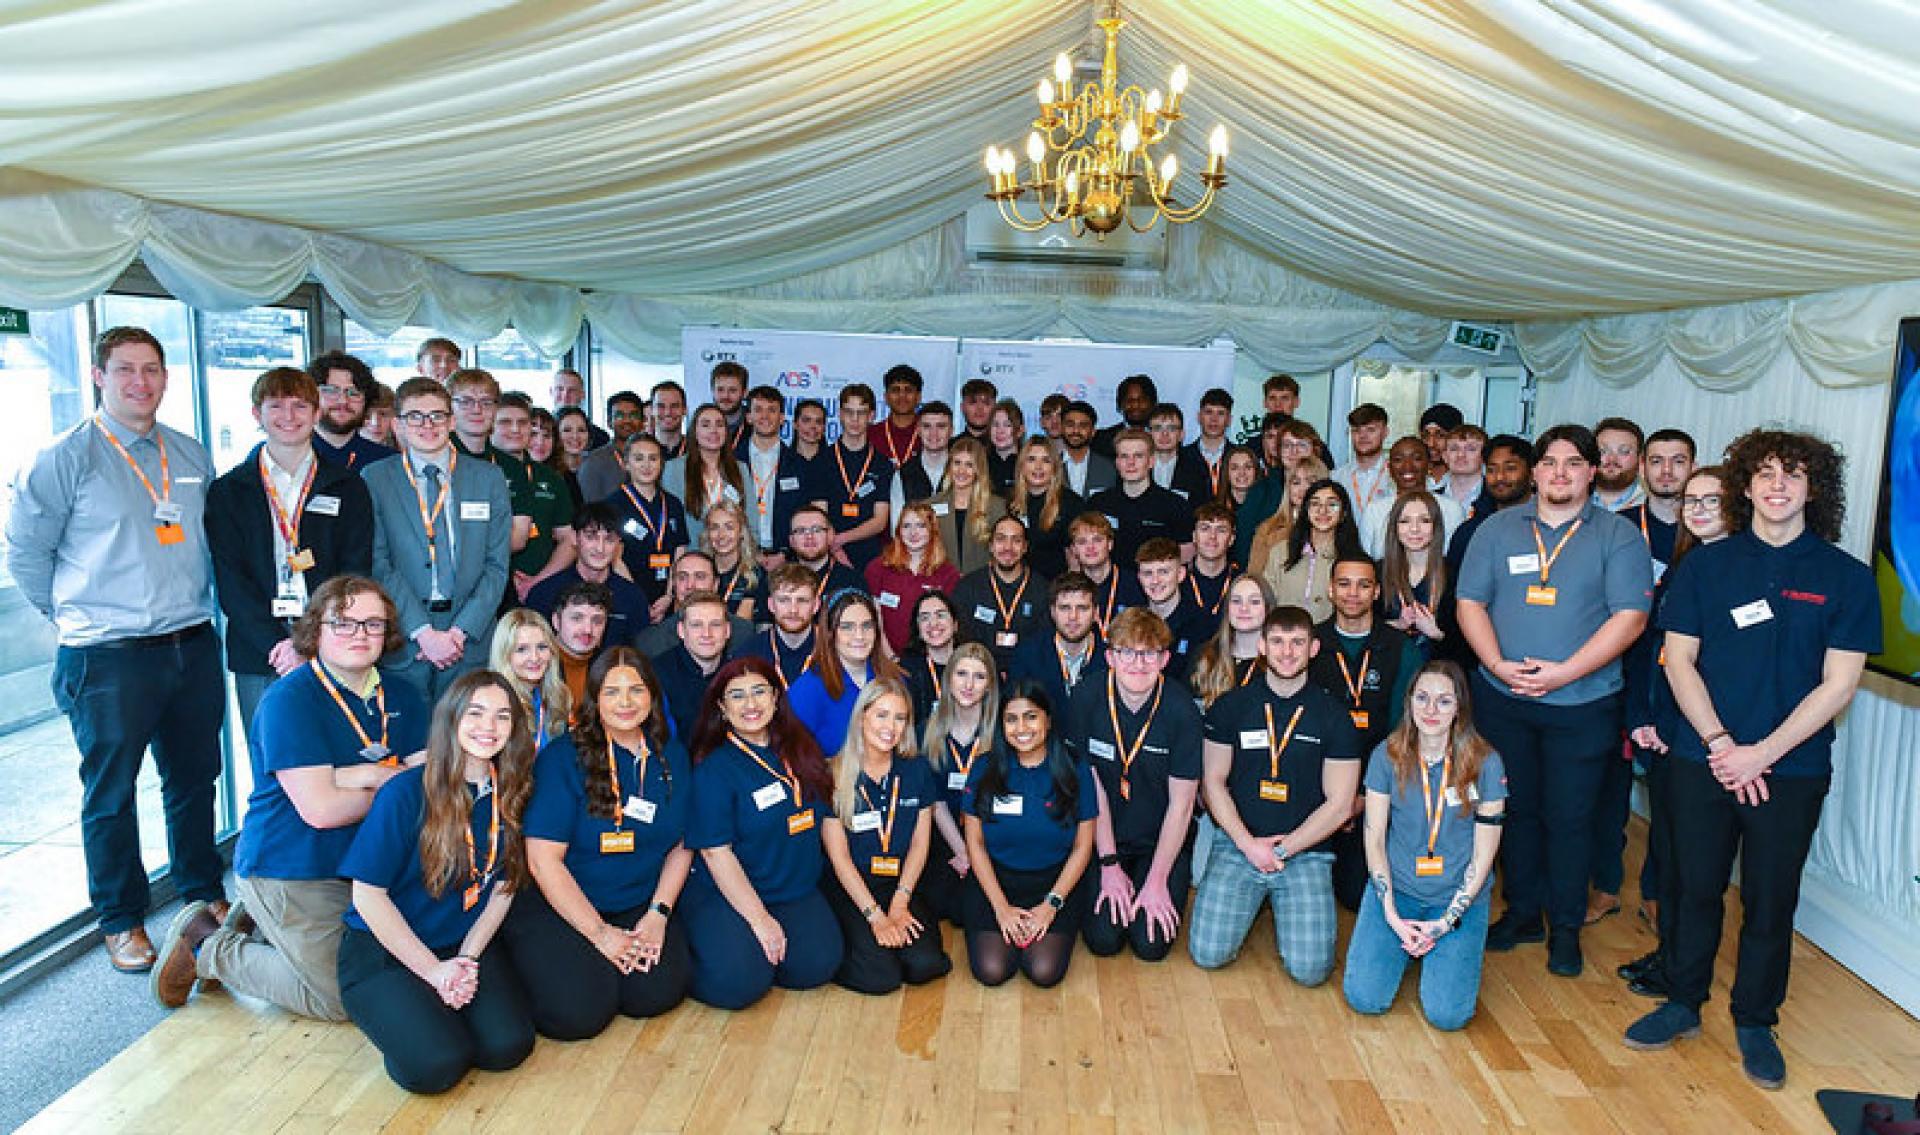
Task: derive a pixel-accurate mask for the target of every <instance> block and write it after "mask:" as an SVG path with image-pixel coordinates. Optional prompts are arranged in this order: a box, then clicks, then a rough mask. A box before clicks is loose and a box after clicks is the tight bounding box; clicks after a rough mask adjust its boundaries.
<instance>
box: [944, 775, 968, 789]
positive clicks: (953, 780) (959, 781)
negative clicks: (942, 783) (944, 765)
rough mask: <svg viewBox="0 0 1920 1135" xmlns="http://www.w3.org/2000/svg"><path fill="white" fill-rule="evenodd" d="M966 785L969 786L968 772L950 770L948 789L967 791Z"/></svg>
mask: <svg viewBox="0 0 1920 1135" xmlns="http://www.w3.org/2000/svg"><path fill="white" fill-rule="evenodd" d="M966 787H967V774H966V773H964V772H950V773H948V774H947V788H948V790H949V791H952V792H963V791H965V790H966Z"/></svg>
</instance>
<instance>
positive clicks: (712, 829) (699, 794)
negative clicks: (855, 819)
mask: <svg viewBox="0 0 1920 1135" xmlns="http://www.w3.org/2000/svg"><path fill="white" fill-rule="evenodd" d="M753 748H754V752H755V753H756V754H757V755H758V756H759V758H760V762H765V767H762V765H761V763H760V762H756V761H755V760H754V759H753V758H752V757H750V756H748V755H747V754H746V753H744V752H742V751H741V750H740V749H739V747H738V746H736V745H734V744H733V742H731V741H728V742H726V743H724V744H722V745H721V746H720V747H719V748H717V749H715V750H714V751H713V752H711V753H709V754H707V757H706V759H705V760H703V761H701V762H700V764H699V767H697V768H695V769H694V770H693V817H692V819H691V820H690V821H688V823H687V846H688V847H690V848H693V849H694V850H695V851H704V850H706V849H707V848H710V847H731V848H733V853H734V855H735V856H736V857H738V858H739V860H740V866H741V868H742V869H744V870H745V871H746V873H747V880H748V881H749V882H751V883H752V884H753V889H754V892H755V893H756V894H758V895H759V896H760V901H761V902H763V903H782V902H793V901H794V900H796V899H799V898H801V897H802V896H804V895H806V894H807V893H808V892H810V891H812V890H814V889H815V888H816V887H818V886H819V885H820V872H821V870H822V868H823V867H824V866H825V864H826V858H825V856H824V855H823V854H822V852H821V850H820V821H821V820H823V819H825V818H826V817H828V816H831V815H833V804H832V802H830V801H827V800H805V801H804V802H803V803H801V804H799V805H797V806H796V805H795V804H794V802H793V790H792V788H791V787H789V785H788V783H785V782H783V781H782V780H781V779H780V777H781V776H782V775H784V773H785V770H784V769H783V768H782V767H781V764H780V758H779V757H777V756H775V755H774V754H773V750H772V749H768V748H764V747H761V746H754V747H753ZM768 769H772V770H773V771H772V772H768V771H767V770H768ZM795 816H805V817H806V819H804V820H798V821H796V820H794V819H793V817H795ZM796 825H800V826H797V827H796ZM711 881H712V880H711V879H709V880H708V882H709V883H711Z"/></svg>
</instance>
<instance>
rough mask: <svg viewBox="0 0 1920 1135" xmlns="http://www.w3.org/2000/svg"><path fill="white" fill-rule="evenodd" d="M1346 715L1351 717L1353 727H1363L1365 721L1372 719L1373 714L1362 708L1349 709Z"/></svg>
mask: <svg viewBox="0 0 1920 1135" xmlns="http://www.w3.org/2000/svg"><path fill="white" fill-rule="evenodd" d="M1347 716H1349V717H1351V718H1353V727H1354V728H1355V729H1365V728H1366V727H1367V723H1368V722H1370V721H1372V720H1373V714H1371V713H1368V712H1367V711H1366V710H1364V709H1355V710H1349V711H1348V712H1347Z"/></svg>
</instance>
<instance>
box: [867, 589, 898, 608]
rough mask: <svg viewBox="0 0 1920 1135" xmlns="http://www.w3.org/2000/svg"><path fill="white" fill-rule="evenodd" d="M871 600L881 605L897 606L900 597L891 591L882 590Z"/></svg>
mask: <svg viewBox="0 0 1920 1135" xmlns="http://www.w3.org/2000/svg"><path fill="white" fill-rule="evenodd" d="M873 601H874V602H875V603H878V604H880V605H881V606H882V607H898V606H899V605H900V597H899V596H898V595H895V594H894V593H893V592H891V591H882V592H881V593H880V594H878V595H876V596H874V597H873Z"/></svg>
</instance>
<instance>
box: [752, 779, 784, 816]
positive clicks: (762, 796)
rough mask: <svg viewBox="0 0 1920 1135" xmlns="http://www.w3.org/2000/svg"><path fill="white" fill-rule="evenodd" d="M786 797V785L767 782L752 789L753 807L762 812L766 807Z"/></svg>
mask: <svg viewBox="0 0 1920 1135" xmlns="http://www.w3.org/2000/svg"><path fill="white" fill-rule="evenodd" d="M786 798H787V786H786V785H784V784H769V785H766V786H764V787H761V788H756V789H754V792H753V806H754V807H755V808H758V809H760V810H761V811H762V812H764V811H766V810H767V809H768V808H771V807H773V806H774V805H775V804H778V803H780V801H782V800H785V799H786Z"/></svg>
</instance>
